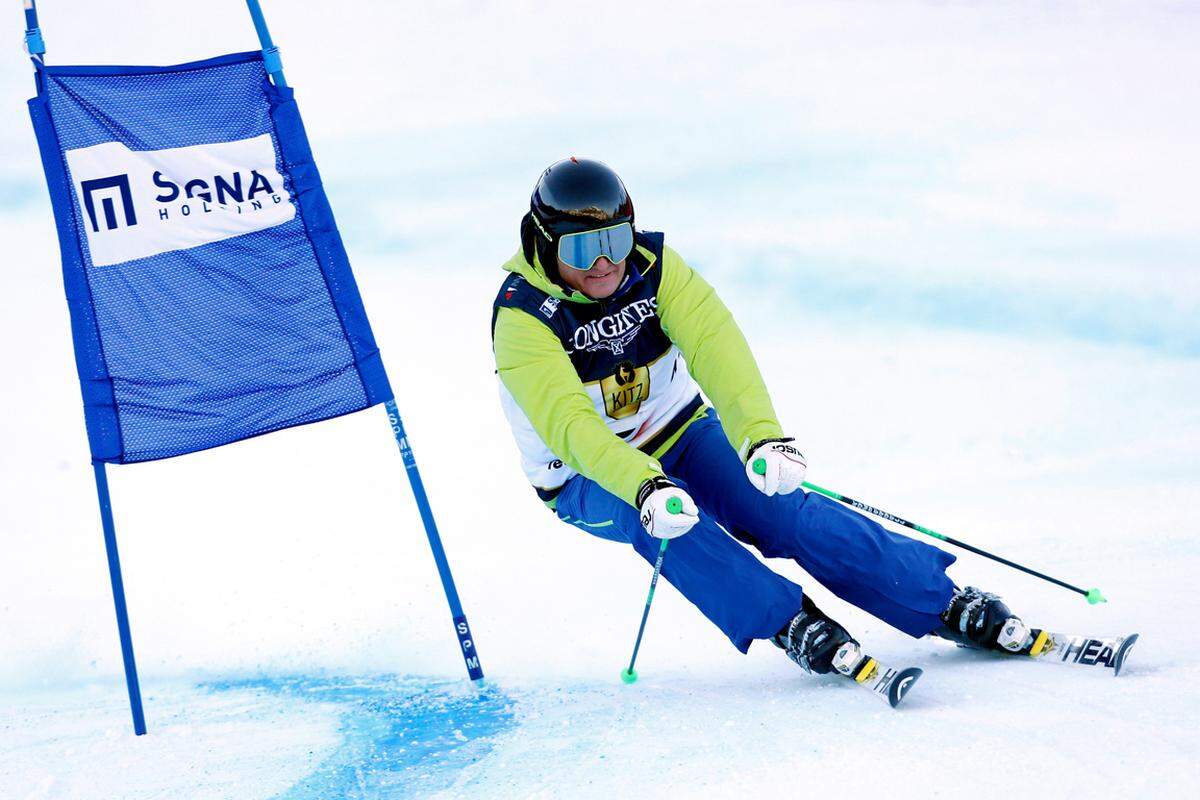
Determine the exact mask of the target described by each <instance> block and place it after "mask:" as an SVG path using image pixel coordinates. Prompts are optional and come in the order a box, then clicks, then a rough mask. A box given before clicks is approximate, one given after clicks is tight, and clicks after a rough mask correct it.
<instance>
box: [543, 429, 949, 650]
mask: <svg viewBox="0 0 1200 800" xmlns="http://www.w3.org/2000/svg"><path fill="white" fill-rule="evenodd" d="M661 461H662V466H663V469H664V470H665V471H666V473H667V475H669V476H670V477H671V478H672V479H674V480H675V481H676V482H677V483H679V484H681V485H683V486H685V487H686V488H687V490H688V492H689V493H690V494H691V496H692V498H693V499H694V500H695V501H696V505H697V506H699V508H700V522H699V523H697V524H696V525H695V526H694V527H693V528H692V529H691V531H689V532H688V533H686V534H684V535H683V536H681V537H679V538H678V539H675V540H674V541H672V542H671V547H670V548H669V549H668V551H667V557H666V558H665V559H664V560H663V572H662V574H663V577H664V578H666V579H667V580H668V581H669V582H670V583H671V585H672V586H674V587H675V588H676V589H678V590H679V591H680V593H681V594H683V596H684V597H686V598H687V599H688V600H689V601H691V602H692V603H693V604H694V605H695V606H696V607H697V608H699V609H700V611H701V612H702V613H703V614H704V615H705V616H706V617H708V619H709V620H711V621H712V622H713V623H714V624H716V625H717V627H719V628H720V629H721V631H722V632H724V633H725V635H726V636H728V637H729V640H730V641H731V642H732V643H733V645H734V646H735V647H737V648H738V649H739V650H741V651H742V652H743V653H744V652H746V650H747V648H749V646H750V643H751V642H752V641H753V640H755V639H769V638H770V637H771V636H773V635H774V634H775V633H776V632H777V631H779V629H780V628H782V627H783V626H784V625H785V624H786V623H787V622H788V621H789V620H790V619H791V618H792V617H793V616H794V615H795V614H796V612H797V611H799V610H800V600H801V589H800V587H799V586H797V585H796V584H794V583H792V582H791V581H789V580H788V579H787V578H784V577H783V576H781V575H778V574H776V573H775V572H773V571H772V570H771V569H770V568H769V567H767V566H766V565H765V564H763V563H762V562H761V561H759V560H758V559H757V558H755V557H754V556H753V555H752V554H751V553H750V552H749V551H748V550H746V548H744V547H743V546H742V545H741V544H739V541H740V542H744V543H746V544H749V545H752V546H754V547H755V548H757V549H758V550H759V552H761V553H762V554H763V555H764V556H767V557H768V558H789V559H793V560H795V561H796V563H798V564H799V565H800V566H801V567H803V568H804V570H805V571H806V572H807V573H808V574H809V575H811V576H812V577H813V578H814V579H816V580H817V582H818V583H820V584H822V585H823V586H824V587H825V588H827V589H829V590H830V591H832V592H833V593H834V594H835V595H837V596H838V597H840V598H841V599H843V600H845V601H847V602H849V603H852V604H854V605H856V606H858V607H859V608H861V609H863V610H864V611H867V612H868V613H870V614H872V615H874V616H875V617H878V618H879V619H881V620H883V621H884V622H886V623H888V624H889V625H891V626H893V627H895V628H898V629H899V630H901V631H903V632H904V633H907V634H908V635H910V636H915V637H920V636H924V635H926V634H927V633H930V632H931V631H933V630H934V629H936V628H937V627H939V626H940V625H941V624H942V623H941V618H940V617H939V616H938V615H939V614H940V613H941V612H942V611H943V610H944V609H945V608H946V606H948V605H949V603H950V597H951V596H952V595H953V594H954V584H953V582H952V581H951V580H950V578H949V577H948V576H947V575H946V568H947V567H949V566H950V565H951V564H953V563H954V561H955V557H954V556H953V555H952V554H950V553H947V552H946V551H944V550H942V549H940V548H937V547H934V546H932V545H929V544H926V543H925V542H918V541H917V540H915V539H910V538H908V537H907V536H901V535H900V534H897V533H893V532H891V531H889V530H887V529H886V528H884V527H883V526H881V525H879V524H878V523H876V522H875V521H874V520H871V519H868V518H867V517H864V516H863V515H861V514H859V513H858V512H856V511H854V510H852V509H849V508H846V507H845V506H843V505H840V504H839V503H835V502H834V501H832V500H829V499H827V498H825V497H822V496H821V495H819V494H816V493H805V492H803V491H798V492H793V493H792V494H789V495H784V496H775V497H767V496H766V495H764V494H762V493H761V492H759V491H758V490H757V489H755V488H754V487H753V486H751V485H750V482H749V481H748V480H746V472H745V467H744V466H743V465H742V462H741V459H739V458H738V456H737V453H735V452H734V450H733V448H732V447H730V445H729V440H728V439H727V438H726V437H725V433H724V431H722V430H721V425H720V422H719V420H718V419H717V415H716V412H714V411H713V410H712V409H709V411H708V414H707V416H705V417H704V418H702V419H699V420H697V421H696V422H694V423H692V425H691V426H689V427H688V429H687V430H686V431H684V434H683V436H681V437H680V438H679V440H678V441H677V442H676V443H675V444H674V445H673V446H672V447H671V449H670V450H668V451H667V452H666V453H665V454H663V457H662V459H661ZM555 512H556V513H557V514H558V516H559V518H560V519H563V520H564V521H566V522H569V523H571V524H572V525H574V526H575V527H577V528H580V529H582V530H585V531H587V532H588V533H591V534H593V535H595V536H599V537H602V538H605V539H611V540H614V541H618V542H625V543H628V544H632V545H633V548H634V550H636V551H637V552H638V554H639V555H641V556H642V558H644V559H646V561H648V562H650V563H654V559H655V556H656V555H657V553H658V540H657V539H653V538H651V537H650V535H649V534H647V533H646V531H645V530H644V529H643V528H642V525H641V522H640V521H639V520H638V512H637V510H636V509H634V508H633V507H632V506H631V505H629V504H628V503H626V502H624V501H623V500H620V499H618V498H617V497H616V496H614V495H612V494H609V493H608V492H607V491H605V490H604V489H603V488H601V487H600V485H599V484H597V483H595V482H593V481H591V480H588V479H587V478H585V477H583V476H582V475H576V476H575V477H573V478H571V480H569V481H567V483H566V485H565V486H564V487H563V490H562V492H561V493H559V495H558V497H557V502H556V504H555ZM735 538H736V539H737V540H738V541H735ZM826 610H827V611H829V609H826ZM832 616H833V617H834V618H835V619H836V618H837V614H836V613H833V614H832ZM851 633H853V631H851Z"/></svg>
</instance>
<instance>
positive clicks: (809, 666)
mask: <svg viewBox="0 0 1200 800" xmlns="http://www.w3.org/2000/svg"><path fill="white" fill-rule="evenodd" d="M801 603H802V605H801V609H800V613H799V614H797V615H796V616H794V617H792V620H791V621H790V622H789V623H788V624H787V625H784V626H783V628H781V629H780V631H779V633H777V634H775V636H774V638H773V639H772V640H771V641H773V642H774V643H775V645H776V646H777V647H779V648H781V649H782V650H783V651H784V652H785V653H787V657H788V658H790V659H791V660H792V661H795V662H796V663H797V664H799V665H800V667H801V668H802V669H803V670H804V671H805V672H808V673H810V674H811V673H815V674H817V675H826V674H828V673H829V672H831V671H834V670H835V669H836V670H837V671H838V672H840V673H841V674H843V675H848V674H849V673H850V671H851V670H852V669H853V668H854V666H856V664H857V663H858V660H859V658H858V657H856V655H857V656H860V655H861V651H860V650H859V647H858V642H857V641H855V639H854V637H853V636H851V635H850V634H849V633H847V632H846V629H845V628H843V627H842V626H841V625H839V624H837V623H836V622H834V621H833V620H831V619H830V618H829V617H827V616H825V614H824V613H823V612H822V611H821V609H819V608H817V607H816V605H815V604H814V603H813V602H812V601H811V600H809V599H808V595H805V596H804V598H803V600H802V601H801ZM847 644H850V645H853V647H844V645H847ZM843 650H844V651H845V654H844V655H843ZM851 653H853V654H856V655H851ZM839 657H841V658H840V659H839ZM851 658H853V659H854V663H850V664H846V663H844V662H846V661H848V660H850V659H851Z"/></svg>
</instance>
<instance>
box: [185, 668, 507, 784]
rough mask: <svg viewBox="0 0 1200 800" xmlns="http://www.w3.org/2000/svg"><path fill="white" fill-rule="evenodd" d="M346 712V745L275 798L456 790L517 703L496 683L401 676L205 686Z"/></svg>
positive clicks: (249, 681) (296, 678) (504, 727)
mask: <svg viewBox="0 0 1200 800" xmlns="http://www.w3.org/2000/svg"><path fill="white" fill-rule="evenodd" d="M204 688H207V689H209V690H212V691H217V692H220V691H252V692H264V693H268V694H274V695H282V696H284V697H294V698H296V699H297V700H300V701H303V702H308V703H320V704H332V705H334V706H337V707H338V708H339V709H341V730H340V733H341V737H342V740H341V743H340V744H339V746H338V748H337V749H336V750H335V751H334V752H333V753H332V754H331V755H330V756H329V757H328V758H326V759H325V760H324V761H323V762H321V764H320V765H319V766H318V767H317V768H316V769H315V770H314V771H313V772H312V773H310V774H309V775H307V776H306V777H305V778H303V779H302V780H301V781H299V782H298V783H296V784H295V785H293V786H292V787H291V788H290V789H288V790H287V791H285V792H283V793H282V794H279V795H277V796H276V799H275V800H328V798H339V800H342V799H343V798H344V800H377V799H381V798H389V799H390V798H401V797H419V796H424V795H427V794H429V793H431V792H435V791H438V790H442V789H446V788H448V787H450V786H451V785H452V784H453V782H454V780H455V778H456V777H457V776H458V774H459V772H461V771H462V770H463V769H464V768H466V767H468V766H470V765H471V764H473V763H475V762H476V761H478V760H479V759H481V758H482V757H484V756H485V755H487V753H488V752H489V751H490V750H491V739H492V737H493V736H495V735H496V734H498V733H502V732H504V731H506V730H508V729H510V728H512V727H514V726H515V724H516V723H515V721H514V719H513V704H512V701H511V700H510V699H509V698H508V697H507V696H506V695H505V694H504V693H503V692H501V691H500V690H499V689H497V688H496V687H494V686H490V685H484V686H483V687H475V686H472V685H470V684H468V683H467V682H466V681H463V680H430V679H427V678H411V677H397V676H373V677H356V678H349V677H347V678H338V677H333V678H318V677H308V676H292V677H285V678H254V679H247V680H238V681H221V682H214V683H208V684H205V686H204Z"/></svg>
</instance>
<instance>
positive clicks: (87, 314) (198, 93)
mask: <svg viewBox="0 0 1200 800" xmlns="http://www.w3.org/2000/svg"><path fill="white" fill-rule="evenodd" d="M38 86H39V91H38V96H37V97H34V98H33V99H31V100H30V101H29V110H30V115H31V117H32V120H33V126H34V130H35V132H36V134H37V139H38V145H39V149H40V151H41V157H42V165H43V168H44V170H45V173H46V180H47V183H48V185H49V189H50V197H51V203H52V206H53V208H54V216H55V221H56V225H57V230H58V238H59V245H60V249H61V251H62V264H63V279H64V284H65V289H66V295H67V302H68V306H69V308H70V316H71V329H72V336H73V339H74V345H75V360H76V367H77V369H78V373H79V380H80V385H81V388H82V393H83V403H84V413H85V420H86V423H87V431H88V440H89V443H90V446H91V452H92V458H93V460H95V461H102V462H113V463H130V462H137V461H147V460H151V459H158V458H167V457H171V456H177V455H182V454H184V453H189V452H194V451H196V450H203V449H206V448H210V447H217V446H219V445H223V444H228V443H230V442H234V441H237V440H240V439H245V438H248V437H251V436H256V435H259V434H263V433H267V432H270V431H274V430H279V429H282V428H286V427H290V426H293V425H301V424H305V423H310V422H317V421H319V420H323V419H328V418H330V417H334V416H338V415H341V414H347V413H350V412H353V411H358V410H361V409H363V408H367V407H369V406H371V405H374V404H376V403H380V402H384V401H386V400H390V399H391V398H392V391H391V387H390V385H389V383H388V378H387V375H386V373H385V371H384V368H383V364H382V361H381V360H380V356H379V350H378V348H377V346H376V344H375V339H374V336H373V334H372V332H371V327H370V324H369V323H368V320H367V316H366V312H365V310H364V308H363V304H362V299H361V297H360V295H359V292H358V288H357V285H356V284H355V280H354V276H353V274H352V273H351V270H350V264H349V261H348V259H347V257H346V252H345V248H344V247H343V245H342V241H341V238H340V236H339V234H338V230H337V226H336V223H335V222H334V218H333V212H332V210H331V209H330V207H329V203H328V200H327V199H326V196H325V190H324V188H323V187H322V184H321V178H320V175H319V173H318V172H317V167H316V164H315V163H314V162H313V157H312V152H311V150H310V148H309V143H308V138H307V136H306V134H305V131H304V126H303V123H302V122H301V119H300V112H299V110H298V108H297V106H296V103H295V100H294V97H293V91H292V89H290V88H280V87H276V86H275V85H273V84H272V83H271V82H270V81H269V80H268V77H267V73H266V70H265V68H264V66H263V61H262V54H261V52H258V51H255V52H250V53H236V54H232V55H227V56H220V57H217V58H213V59H208V60H206V61H199V62H194V63H189V64H181V65H177V66H171V67H124V66H121V67H39V69H38Z"/></svg>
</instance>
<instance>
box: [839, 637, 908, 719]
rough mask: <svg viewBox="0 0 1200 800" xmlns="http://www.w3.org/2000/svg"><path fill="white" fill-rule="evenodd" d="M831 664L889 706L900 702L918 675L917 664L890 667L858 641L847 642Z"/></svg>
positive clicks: (894, 705)
mask: <svg viewBox="0 0 1200 800" xmlns="http://www.w3.org/2000/svg"><path fill="white" fill-rule="evenodd" d="M833 668H834V670H836V671H837V673H838V674H840V675H844V676H845V677H847V678H849V679H850V680H852V681H854V683H855V684H856V685H858V686H861V687H863V688H864V689H867V690H869V691H870V692H871V693H872V694H874V695H875V696H876V697H878V698H880V699H881V700H883V701H884V702H885V703H887V704H888V705H889V706H891V707H892V708H895V707H896V706H898V705H900V701H901V700H903V699H904V698H905V696H906V695H907V694H908V692H909V690H910V689H912V687H913V684H915V683H916V682H917V679H918V678H920V677H921V675H922V672H923V671H922V670H920V669H918V668H917V667H908V668H907V669H893V668H892V667H889V666H887V665H886V664H884V663H882V662H880V661H879V660H878V659H876V658H872V657H871V656H868V655H865V654H864V653H863V652H862V650H861V649H860V648H859V646H858V645H857V644H855V643H854V642H846V644H844V645H842V647H841V649H839V650H838V652H837V655H836V656H834V659H833Z"/></svg>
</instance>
